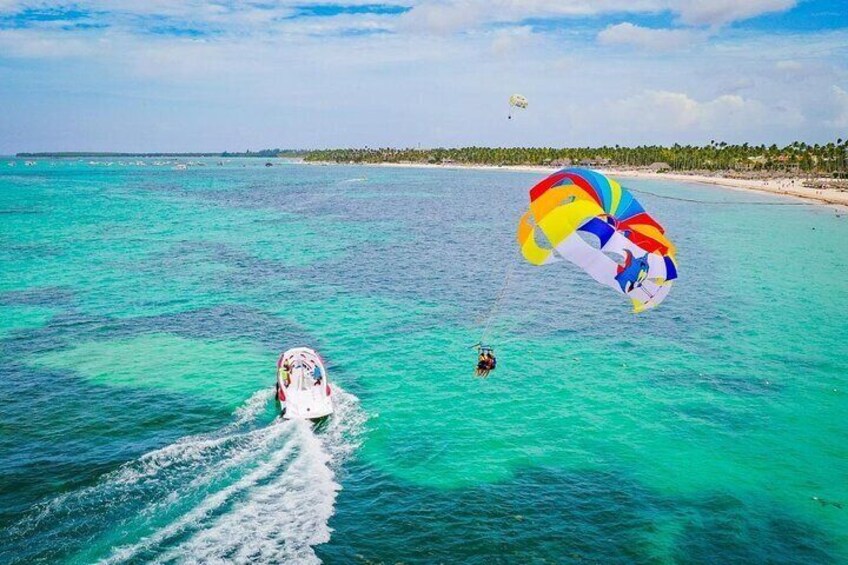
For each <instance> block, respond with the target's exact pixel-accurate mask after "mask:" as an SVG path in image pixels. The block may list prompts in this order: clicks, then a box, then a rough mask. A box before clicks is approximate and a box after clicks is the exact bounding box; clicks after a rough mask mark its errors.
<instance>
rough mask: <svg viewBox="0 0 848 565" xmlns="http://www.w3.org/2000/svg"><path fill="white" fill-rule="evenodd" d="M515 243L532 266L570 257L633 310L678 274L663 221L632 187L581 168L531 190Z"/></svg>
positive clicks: (654, 300) (653, 300)
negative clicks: (621, 296) (651, 213)
mask: <svg viewBox="0 0 848 565" xmlns="http://www.w3.org/2000/svg"><path fill="white" fill-rule="evenodd" d="M518 244H519V245H520V246H521V253H522V254H523V255H524V258H525V259H527V260H528V261H529V262H530V263H533V264H534V265H547V264H548V263H553V262H556V261H559V260H561V259H566V260H568V261H570V262H572V263H574V264H575V265H577V266H578V267H580V268H582V269H583V270H584V271H586V272H587V273H588V274H589V275H590V276H591V277H592V278H594V279H595V280H596V281H598V282H599V283H602V284H605V285H607V286H609V287H610V288H612V289H614V290H616V291H617V292H619V293H621V294H624V295H626V296H627V297H629V298H630V300H631V301H632V302H633V310H634V312H641V311H642V310H647V309H650V308H653V307H655V306H656V305H658V304H659V303H660V302H662V301H663V299H664V298H665V297H666V296H667V295H668V292H669V290H671V285H672V281H673V280H674V279H676V278H677V266H676V264H675V261H674V255H675V249H674V245H673V244H672V243H671V242H670V241H669V240H668V238H666V236H665V230H664V229H663V227H662V226H661V225H660V224H659V223H658V222H657V221H656V220H654V219H653V218H652V217H651V216H649V215H648V213H647V212H645V209H644V208H643V207H642V205H641V204H639V202H638V201H637V200H636V199H635V198H634V197H633V195H632V194H631V193H630V191H628V190H627V189H626V188H622V186H621V185H620V184H618V183H617V182H616V181H614V180H612V179H608V178H607V177H605V176H604V175H602V174H600V173H596V172H594V171H589V170H586V169H578V168H571V169H563V170H561V171H558V172H556V173H554V174H552V175H551V176H549V177H548V178H546V179H545V180H543V181H542V182H540V183H539V184H537V185H536V186H534V187H533V188H532V189H531V190H530V209H529V210H528V211H527V212H526V213H525V214H524V215H523V216H522V217H521V221H520V222H519V224H518Z"/></svg>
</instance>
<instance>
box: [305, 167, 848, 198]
mask: <svg viewBox="0 0 848 565" xmlns="http://www.w3.org/2000/svg"><path fill="white" fill-rule="evenodd" d="M304 163H305V164H310V162H309V161H305V162H304ZM311 164H314V165H334V164H338V163H323V162H321V163H319V162H311ZM361 165H363V166H373V167H398V168H425V169H473V170H487V169H490V170H495V171H519V172H529V173H543V174H545V173H547V174H550V173H552V172H554V171H556V170H558V169H559V168H560V167H542V166H530V165H504V166H501V167H497V166H493V165H465V164H461V165H460V164H447V165H436V164H430V163H361ZM596 170H597V171H598V172H601V173H603V174H605V175H608V176H611V177H614V178H616V179H628V178H630V179H652V180H676V181H682V182H694V183H700V184H709V185H713V186H722V187H725V188H733V189H738V190H752V191H757V192H767V193H769V194H778V195H781V196H788V197H795V198H801V199H804V200H810V201H814V202H817V203H821V204H829V205H836V206H848V191H845V190H839V189H835V188H824V189H817V188H809V187H806V186H804V184H803V183H804V179H800V178H789V177H778V178H772V179H756V180H751V179H738V178H729V177H725V176H719V175H716V176H708V175H698V174H685V173H657V172H652V171H645V170H638V169H615V168H603V167H601V168H597V169H596ZM814 180H819V179H814ZM821 180H824V179H821Z"/></svg>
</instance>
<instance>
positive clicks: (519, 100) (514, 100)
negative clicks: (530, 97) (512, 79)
mask: <svg viewBox="0 0 848 565" xmlns="http://www.w3.org/2000/svg"><path fill="white" fill-rule="evenodd" d="M513 108H521V109H522V110H524V109H525V108H527V98H525V97H524V96H523V95H521V94H513V95H512V96H510V97H509V117H508V118H507V119H510V120H511V119H512V109H513Z"/></svg>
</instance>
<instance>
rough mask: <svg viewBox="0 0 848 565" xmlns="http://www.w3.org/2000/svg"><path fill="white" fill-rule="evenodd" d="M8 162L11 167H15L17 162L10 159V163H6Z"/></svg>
mask: <svg viewBox="0 0 848 565" xmlns="http://www.w3.org/2000/svg"><path fill="white" fill-rule="evenodd" d="M6 164H7V165H9V166H10V167H14V166H15V162H14V161H9V162H8V163H6Z"/></svg>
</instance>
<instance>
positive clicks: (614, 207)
mask: <svg viewBox="0 0 848 565" xmlns="http://www.w3.org/2000/svg"><path fill="white" fill-rule="evenodd" d="M609 185H610V192H612V203H611V204H610V212H609V213H610V215H612V216H615V215H616V214H617V213H618V205H619V204H620V203H621V185H620V184H618V181H616V180H613V179H609Z"/></svg>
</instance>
